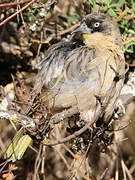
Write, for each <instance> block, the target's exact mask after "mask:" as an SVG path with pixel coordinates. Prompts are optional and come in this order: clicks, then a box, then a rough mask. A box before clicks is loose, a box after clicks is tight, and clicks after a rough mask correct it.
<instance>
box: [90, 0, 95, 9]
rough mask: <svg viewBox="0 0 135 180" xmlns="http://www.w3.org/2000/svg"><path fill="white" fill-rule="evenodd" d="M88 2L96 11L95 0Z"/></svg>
mask: <svg viewBox="0 0 135 180" xmlns="http://www.w3.org/2000/svg"><path fill="white" fill-rule="evenodd" d="M89 2H90V4H91V5H92V9H93V11H96V2H95V0H89Z"/></svg>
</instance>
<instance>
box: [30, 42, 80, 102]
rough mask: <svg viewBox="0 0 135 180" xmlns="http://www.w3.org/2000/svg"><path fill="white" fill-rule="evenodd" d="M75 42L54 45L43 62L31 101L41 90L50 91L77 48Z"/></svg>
mask: <svg viewBox="0 0 135 180" xmlns="http://www.w3.org/2000/svg"><path fill="white" fill-rule="evenodd" d="M77 46H78V45H77V43H74V42H60V43H57V44H55V45H53V46H52V47H51V48H50V49H49V50H48V51H47V53H46V54H45V58H44V59H43V61H42V62H41V64H40V66H41V69H40V70H39V72H38V74H37V77H36V82H35V85H34V88H33V91H32V93H31V97H30V99H31V100H32V101H33V100H34V98H35V97H36V95H37V94H38V93H40V92H41V89H42V88H44V90H45V89H50V88H52V87H53V86H54V84H55V82H56V81H57V79H58V78H59V76H60V75H61V74H62V72H63V70H64V65H65V62H66V58H67V56H68V55H69V54H70V52H71V51H72V50H74V49H75V48H76V47H77Z"/></svg>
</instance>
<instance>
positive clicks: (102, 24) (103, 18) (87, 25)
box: [72, 13, 122, 45]
mask: <svg viewBox="0 0 135 180" xmlns="http://www.w3.org/2000/svg"><path fill="white" fill-rule="evenodd" d="M97 32H99V33H103V34H104V35H111V36H112V39H113V41H114V42H115V43H116V44H118V45H120V44H121V42H122V41H121V36H120V32H119V28H118V26H117V23H116V22H115V21H113V20H112V18H111V17H110V16H109V15H106V14H103V13H92V14H89V15H87V16H85V17H84V18H83V19H82V21H81V23H80V25H79V26H78V27H77V28H75V29H74V30H73V31H72V34H73V33H81V34H82V36H83V38H84V39H87V38H89V37H90V36H91V34H93V33H97Z"/></svg>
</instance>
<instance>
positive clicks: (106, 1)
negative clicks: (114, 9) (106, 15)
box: [104, 0, 112, 7]
mask: <svg viewBox="0 0 135 180" xmlns="http://www.w3.org/2000/svg"><path fill="white" fill-rule="evenodd" d="M111 1H112V0H104V2H105V3H106V4H107V6H108V7H109V5H110V3H111Z"/></svg>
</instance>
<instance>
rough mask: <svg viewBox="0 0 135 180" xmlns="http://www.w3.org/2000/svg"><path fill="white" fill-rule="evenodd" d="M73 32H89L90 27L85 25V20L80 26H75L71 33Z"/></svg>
mask: <svg viewBox="0 0 135 180" xmlns="http://www.w3.org/2000/svg"><path fill="white" fill-rule="evenodd" d="M74 33H81V34H87V35H88V34H91V29H90V28H88V27H87V25H86V24H85V22H83V23H81V24H80V26H78V27H77V28H75V29H74V30H73V31H72V32H71V34H74Z"/></svg>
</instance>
